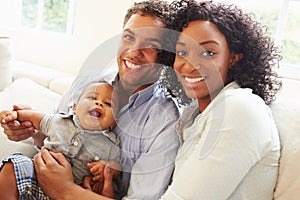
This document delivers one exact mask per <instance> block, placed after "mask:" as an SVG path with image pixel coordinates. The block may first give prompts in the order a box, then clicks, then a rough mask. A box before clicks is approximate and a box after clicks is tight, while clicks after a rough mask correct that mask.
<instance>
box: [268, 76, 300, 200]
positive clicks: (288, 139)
mask: <svg viewBox="0 0 300 200" xmlns="http://www.w3.org/2000/svg"><path fill="white" fill-rule="evenodd" d="M299 90H300V81H296V80H288V79H286V80H284V82H283V91H282V92H281V94H280V95H279V97H278V99H277V100H276V101H275V102H274V103H273V105H271V110H272V113H273V117H274V120H275V122H276V125H277V128H278V131H279V135H280V142H281V157H280V160H279V162H280V165H279V176H278V181H277V186H276V190H275V193H274V199H275V200H287V199H288V200H298V199H300V190H299V189H300V103H299V98H300V94H299V93H296V91H299Z"/></svg>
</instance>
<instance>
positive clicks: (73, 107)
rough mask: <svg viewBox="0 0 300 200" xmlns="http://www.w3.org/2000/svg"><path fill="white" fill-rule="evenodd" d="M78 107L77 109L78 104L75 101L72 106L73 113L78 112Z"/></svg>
mask: <svg viewBox="0 0 300 200" xmlns="http://www.w3.org/2000/svg"><path fill="white" fill-rule="evenodd" d="M76 109H77V104H76V103H73V106H72V114H76Z"/></svg>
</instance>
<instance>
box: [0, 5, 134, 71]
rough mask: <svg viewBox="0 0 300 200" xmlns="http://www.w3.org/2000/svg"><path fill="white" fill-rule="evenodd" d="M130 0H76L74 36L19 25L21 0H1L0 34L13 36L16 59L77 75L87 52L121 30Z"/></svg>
mask: <svg viewBox="0 0 300 200" xmlns="http://www.w3.org/2000/svg"><path fill="white" fill-rule="evenodd" d="M133 2H134V1H133V0H110V1H102V0H77V1H76V11H75V26H74V31H73V36H66V35H60V34H54V33H49V32H41V31H39V32H37V31H30V30H25V29H24V28H21V27H20V26H19V20H20V9H21V6H20V5H21V0H0V37H1V36H8V37H11V38H12V46H13V49H14V54H15V58H16V59H19V60H24V61H29V62H32V63H36V64H41V65H45V66H49V67H52V68H56V69H60V70H63V71H66V72H71V73H74V74H76V73H77V72H78V71H79V70H80V68H81V65H82V64H83V62H84V61H85V59H86V58H87V57H88V55H89V54H90V53H91V52H92V51H93V50H94V49H95V48H96V47H98V46H99V45H100V44H101V43H102V42H104V41H106V40H108V39H109V38H111V37H113V36H115V35H117V34H119V33H120V31H121V29H122V23H123V17H124V15H125V13H126V10H127V9H128V8H129V7H130V6H131V4H132V3H133Z"/></svg>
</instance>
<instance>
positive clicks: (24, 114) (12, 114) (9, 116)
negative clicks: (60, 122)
mask: <svg viewBox="0 0 300 200" xmlns="http://www.w3.org/2000/svg"><path fill="white" fill-rule="evenodd" d="M44 116H45V114H44V113H41V112H36V111H33V110H17V111H15V110H13V111H8V110H4V111H1V113H0V123H3V124H5V123H8V122H13V121H15V120H18V121H20V122H23V121H30V122H31V123H32V124H33V126H34V128H35V129H37V130H40V122H41V120H42V119H43V117H44ZM32 138H33V140H34V143H35V144H36V145H37V146H38V147H41V146H43V141H44V139H45V138H46V136H45V135H44V134H42V133H41V132H37V133H36V134H34V135H33V136H32Z"/></svg>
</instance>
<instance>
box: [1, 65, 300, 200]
mask: <svg viewBox="0 0 300 200" xmlns="http://www.w3.org/2000/svg"><path fill="white" fill-rule="evenodd" d="M0 60H1V59H0ZM8 66H9V68H10V69H11V70H8V69H5V70H2V72H3V71H5V73H2V72H1V73H0V86H2V87H4V89H3V90H2V89H1V88H0V109H1V110H2V109H11V106H12V104H28V105H31V106H32V107H33V109H36V110H40V111H45V112H52V111H53V109H54V106H55V105H56V104H57V103H58V101H59V99H60V98H61V96H62V94H63V93H64V92H65V91H66V90H67V89H68V88H69V87H70V85H71V83H72V81H73V80H74V78H75V77H74V75H72V74H67V73H63V72H60V71H57V70H51V69H48V68H44V67H41V66H37V65H32V64H28V63H24V62H17V61H14V62H12V63H10V64H9V65H8ZM1 67H3V66H1V63H0V71H1ZM5 74H6V75H5ZM1 76H2V77H1ZM4 76H12V78H13V79H12V80H13V82H10V81H7V80H11V79H10V78H8V79H7V77H4ZM296 78H297V77H296ZM298 78H299V77H298ZM1 81H2V83H1ZM3 81H5V82H4V83H3ZM3 85H4V86H3ZM299 91H300V81H299V79H298V80H296V79H287V78H286V79H284V82H283V89H282V91H281V93H280V94H279V96H278V98H277V100H276V102H275V103H273V104H272V106H271V109H272V112H273V115H274V119H275V121H276V123H277V126H278V130H279V133H280V138H281V146H282V154H281V158H280V168H279V176H278V183H277V187H276V191H275V193H274V199H278V200H298V199H300V190H299V189H300V103H299V99H300V93H299ZM253 109H255V108H253ZM0 149H1V150H0V159H2V158H3V157H6V156H8V155H11V154H12V153H15V152H22V153H24V154H26V155H28V156H32V155H33V154H34V153H35V152H36V150H35V149H34V148H33V146H32V141H31V139H28V140H25V141H20V142H12V141H9V140H8V139H7V138H6V136H5V135H4V134H3V129H2V128H0Z"/></svg>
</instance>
